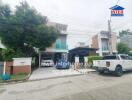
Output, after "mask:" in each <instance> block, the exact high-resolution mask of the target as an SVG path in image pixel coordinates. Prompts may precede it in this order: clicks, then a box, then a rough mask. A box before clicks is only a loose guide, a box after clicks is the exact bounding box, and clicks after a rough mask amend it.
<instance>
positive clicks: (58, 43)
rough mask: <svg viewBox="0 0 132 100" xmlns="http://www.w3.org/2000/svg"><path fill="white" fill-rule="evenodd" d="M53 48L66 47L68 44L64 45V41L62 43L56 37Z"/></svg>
mask: <svg viewBox="0 0 132 100" xmlns="http://www.w3.org/2000/svg"><path fill="white" fill-rule="evenodd" d="M55 48H56V49H68V46H67V45H66V43H65V44H64V43H62V41H61V39H57V40H56V44H55Z"/></svg>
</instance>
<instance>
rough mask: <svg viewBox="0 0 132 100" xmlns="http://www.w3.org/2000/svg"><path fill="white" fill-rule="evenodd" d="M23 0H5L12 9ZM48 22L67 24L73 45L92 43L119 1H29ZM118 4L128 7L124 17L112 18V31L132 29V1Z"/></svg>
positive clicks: (120, 1)
mask: <svg viewBox="0 0 132 100" xmlns="http://www.w3.org/2000/svg"><path fill="white" fill-rule="evenodd" d="M21 1H22V0H3V2H4V3H8V4H9V5H10V6H11V8H12V9H14V7H15V6H16V5H19V3H20V2H21ZM26 1H27V2H28V3H29V5H30V6H32V7H34V8H35V9H36V10H37V11H38V12H40V13H42V15H44V16H47V17H48V19H49V21H53V22H58V23H62V24H67V25H68V31H67V33H68V39H67V42H68V46H69V49H71V48H74V47H75V45H76V44H77V43H78V42H85V43H86V45H90V43H91V37H92V36H93V35H95V34H97V33H99V32H100V31H101V30H108V28H107V27H108V25H107V23H108V19H109V18H110V9H109V8H110V7H112V6H114V5H116V3H117V0H26ZM118 5H120V6H122V7H124V8H125V10H124V17H112V22H111V26H112V31H114V32H116V33H118V32H119V31H121V30H123V29H130V30H132V12H131V10H132V0H119V3H118Z"/></svg>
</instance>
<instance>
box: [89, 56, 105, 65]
mask: <svg viewBox="0 0 132 100" xmlns="http://www.w3.org/2000/svg"><path fill="white" fill-rule="evenodd" d="M102 59H103V57H101V56H88V63H91V64H93V60H102Z"/></svg>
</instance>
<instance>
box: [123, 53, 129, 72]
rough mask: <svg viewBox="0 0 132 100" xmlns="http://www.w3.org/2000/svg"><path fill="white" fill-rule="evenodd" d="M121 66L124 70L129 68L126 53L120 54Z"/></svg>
mask: <svg viewBox="0 0 132 100" xmlns="http://www.w3.org/2000/svg"><path fill="white" fill-rule="evenodd" d="M121 59H122V67H123V69H124V70H129V69H130V68H131V64H130V60H129V57H128V56H127V55H121Z"/></svg>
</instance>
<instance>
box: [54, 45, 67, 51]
mask: <svg viewBox="0 0 132 100" xmlns="http://www.w3.org/2000/svg"><path fill="white" fill-rule="evenodd" d="M55 49H59V50H68V46H67V45H66V44H56V45H55Z"/></svg>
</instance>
